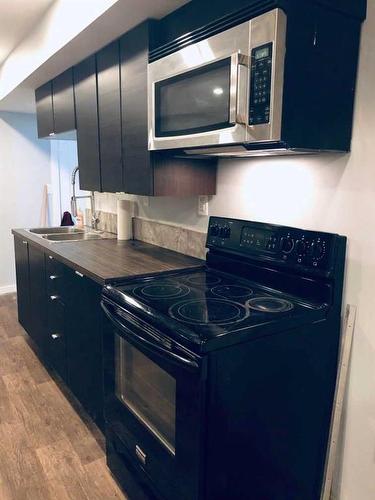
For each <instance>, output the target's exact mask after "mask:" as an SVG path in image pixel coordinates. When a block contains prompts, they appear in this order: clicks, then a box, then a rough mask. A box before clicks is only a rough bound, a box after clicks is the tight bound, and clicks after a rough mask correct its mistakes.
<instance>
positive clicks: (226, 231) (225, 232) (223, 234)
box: [219, 226, 230, 238]
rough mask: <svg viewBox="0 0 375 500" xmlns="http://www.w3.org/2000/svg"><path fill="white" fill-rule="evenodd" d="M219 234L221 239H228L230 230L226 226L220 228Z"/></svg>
mask: <svg viewBox="0 0 375 500" xmlns="http://www.w3.org/2000/svg"><path fill="white" fill-rule="evenodd" d="M219 234H220V237H221V238H230V228H229V227H228V226H224V227H221V228H220V231H219Z"/></svg>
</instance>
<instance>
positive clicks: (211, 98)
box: [150, 53, 249, 149]
mask: <svg viewBox="0 0 375 500" xmlns="http://www.w3.org/2000/svg"><path fill="white" fill-rule="evenodd" d="M248 78H249V73H248V57H246V56H243V55H241V54H239V53H234V54H232V55H230V56H228V57H223V58H220V59H217V60H214V61H210V62H209V63H206V64H203V65H201V66H198V67H195V68H194V69H191V70H189V71H183V72H181V73H179V74H177V75H174V76H172V77H169V78H166V79H161V80H159V81H155V82H153V84H152V134H151V138H150V139H151V140H150V149H169V148H183V147H191V146H201V145H202V146H203V145H207V144H228V143H233V142H241V141H244V139H245V137H246V123H247V114H248V113H247V111H248V109H247V92H248V91H247V89H248Z"/></svg>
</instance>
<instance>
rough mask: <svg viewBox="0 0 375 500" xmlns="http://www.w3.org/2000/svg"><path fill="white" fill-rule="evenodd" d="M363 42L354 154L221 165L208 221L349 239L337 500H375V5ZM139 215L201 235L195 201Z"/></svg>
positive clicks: (156, 206) (162, 203) (162, 202)
mask: <svg viewBox="0 0 375 500" xmlns="http://www.w3.org/2000/svg"><path fill="white" fill-rule="evenodd" d="M368 8H369V12H368V20H367V21H366V23H365V25H364V31H363V36H362V47H361V58H360V67H359V80H358V88H357V99H356V110H355V123H354V135H353V143H352V152H351V154H350V155H341V156H336V155H324V156H317V157H295V158H279V159H277V158H271V159H251V160H249V159H248V160H237V161H233V160H226V161H221V162H220V167H219V177H218V190H217V195H216V196H215V197H214V198H213V199H212V201H211V202H210V203H209V213H210V215H221V216H227V217H238V218H244V219H250V220H251V219H252V220H259V221H268V222H274V223H280V224H286V225H295V226H297V227H298V226H299V227H305V228H311V229H317V230H323V231H330V232H338V233H341V234H343V235H346V236H348V239H349V246H348V258H347V274H346V287H345V297H344V301H345V302H346V303H352V304H356V305H357V306H358V316H357V323H356V327H355V339H354V346H353V353H352V360H351V369H350V382H349V390H348V398H347V404H346V408H345V413H344V415H345V430H344V434H345V435H344V439H343V443H342V447H343V457H341V458H340V461H341V462H342V477H341V481H339V486H338V488H337V489H338V491H337V498H340V500H373V499H374V498H375V389H374V388H375V313H374V304H375V302H374V301H375V57H374V54H375V2H368ZM140 214H141V215H144V216H146V217H150V218H154V219H162V220H167V221H172V222H177V223H180V222H184V223H185V224H187V225H189V226H195V227H196V228H198V229H204V228H206V227H207V218H206V217H199V216H198V215H197V200H196V199H195V198H194V199H185V200H176V199H162V198H155V199H150V206H149V207H144V206H143V205H142V204H140Z"/></svg>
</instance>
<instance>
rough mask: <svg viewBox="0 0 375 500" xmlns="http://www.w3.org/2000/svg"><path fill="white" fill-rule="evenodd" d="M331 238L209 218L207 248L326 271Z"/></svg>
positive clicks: (232, 220)
mask: <svg viewBox="0 0 375 500" xmlns="http://www.w3.org/2000/svg"><path fill="white" fill-rule="evenodd" d="M334 237H335V235H333V234H330V233H323V232H316V231H308V230H303V229H297V228H291V227H284V226H277V225H273V224H263V223H259V222H251V221H242V220H235V219H226V218H221V217H211V218H210V222H209V228H208V234H207V247H208V248H220V249H222V250H228V251H234V252H236V253H240V254H243V255H247V256H249V257H255V258H257V259H265V260H268V261H270V260H273V261H277V262H280V263H285V264H288V265H291V266H298V267H305V268H306V267H308V268H310V269H314V268H315V269H322V270H329V269H330V268H331V267H332V260H333V250H334V248H333V247H334Z"/></svg>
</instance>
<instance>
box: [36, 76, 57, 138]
mask: <svg viewBox="0 0 375 500" xmlns="http://www.w3.org/2000/svg"><path fill="white" fill-rule="evenodd" d="M35 101H36V119H37V125H38V137H39V139H41V138H43V137H48V136H50V135H51V134H52V135H53V133H54V123H53V100H52V82H47V83H45V84H44V85H42V86H41V87H39V88H37V89H36V91H35Z"/></svg>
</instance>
